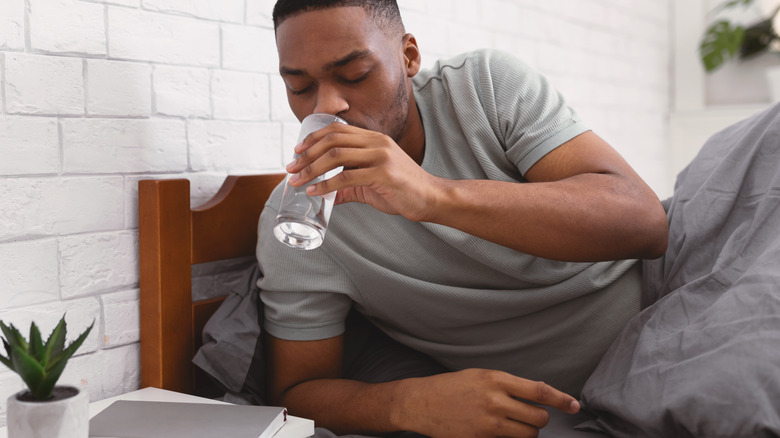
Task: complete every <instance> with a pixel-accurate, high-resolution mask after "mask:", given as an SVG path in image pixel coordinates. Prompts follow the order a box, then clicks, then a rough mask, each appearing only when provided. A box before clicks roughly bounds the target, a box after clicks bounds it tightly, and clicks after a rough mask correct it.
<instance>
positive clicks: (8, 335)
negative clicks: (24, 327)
mask: <svg viewBox="0 0 780 438" xmlns="http://www.w3.org/2000/svg"><path fill="white" fill-rule="evenodd" d="M0 330H2V331H3V334H4V335H5V339H6V340H8V343H9V344H11V345H12V346H19V347H21V348H22V349H23V350H24V351H27V350H29V349H30V347H29V345H27V341H25V340H24V337H22V334H21V333H19V330H17V329H16V327H14V325H13V324H11V326H10V327H8V326H7V325H5V324H3V322H2V321H0Z"/></svg>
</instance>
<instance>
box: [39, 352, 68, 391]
mask: <svg viewBox="0 0 780 438" xmlns="http://www.w3.org/2000/svg"><path fill="white" fill-rule="evenodd" d="M67 364H68V359H61V360H58V361H57V362H56V363H55V364H54V365H51V367H50V368H49V369H47V370H46V374H45V375H44V376H43V379H42V380H41V383H40V384H39V385H38V391H39V392H40V393H41V394H49V395H48V396H46V398H48V397H50V396H51V392H52V390H53V389H54V385H56V384H57V380H59V379H60V376H61V375H62V372H63V371H65V365H67Z"/></svg>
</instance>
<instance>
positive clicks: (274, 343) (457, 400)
mask: <svg viewBox="0 0 780 438" xmlns="http://www.w3.org/2000/svg"><path fill="white" fill-rule="evenodd" d="M264 342H265V348H266V350H265V355H266V364H267V368H266V373H267V379H268V385H267V388H268V396H269V397H270V401H271V403H272V404H275V405H280V406H285V407H287V408H288V409H289V410H290V412H291V413H292V414H293V415H297V416H301V417H307V418H311V419H313V420H314V421H315V424H316V425H317V426H318V427H325V428H327V429H329V430H331V431H333V432H335V433H363V434H372V433H373V434H376V433H386V432H394V431H400V430H410V431H415V432H418V433H422V434H425V435H428V436H432V437H437V436H446V437H452V438H455V437H460V436H463V437H474V436H489V437H494V436H509V437H522V436H536V434H537V432H538V429H539V428H541V427H544V426H545V425H546V424H547V421H548V418H549V416H548V413H547V411H546V410H544V409H542V408H540V407H536V406H532V405H529V404H527V403H523V402H521V401H519V400H518V399H522V400H528V401H532V402H535V403H539V404H542V405H548V406H552V407H555V408H557V409H560V410H561V411H563V412H567V413H576V412H577V410H578V409H579V405H578V404H577V403H576V401H575V400H574V398H573V397H571V396H569V395H567V394H564V393H562V392H560V391H558V390H556V389H554V388H552V387H551V386H549V385H546V384H544V383H541V382H533V381H530V380H526V379H522V378H518V377H515V376H512V375H510V374H507V373H503V372H500V371H492V370H478V369H474V370H464V371H459V372H452V373H445V374H440V375H436V376H431V377H424V378H413V379H403V380H397V381H393V382H386V383H363V382H358V381H354V380H346V379H343V378H342V358H343V351H344V338H343V336H337V337H335V338H330V339H324V340H319V341H286V340H282V339H278V338H275V337H273V336H271V335H267V334H266V335H265V340H264Z"/></svg>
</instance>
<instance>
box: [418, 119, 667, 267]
mask: <svg viewBox="0 0 780 438" xmlns="http://www.w3.org/2000/svg"><path fill="white" fill-rule="evenodd" d="M525 177H526V179H527V180H528V181H529V183H527V184H518V183H507V182H499V181H485V180H444V179H439V180H438V181H437V183H436V184H437V185H438V186H439V190H438V191H437V193H439V195H437V197H436V199H437V200H436V202H435V206H433V207H432V208H430V210H429V212H430V214H431V216H430V217H428V218H426V220H427V221H429V222H434V223H439V224H442V225H447V226H450V227H453V228H457V229H459V230H462V231H465V232H467V233H469V234H473V235H475V236H479V237H481V238H484V239H486V240H490V241H492V242H495V243H498V244H501V245H503V246H507V247H510V248H514V249H517V250H519V251H522V252H525V253H528V254H533V255H536V256H539V257H545V258H550V259H556V260H565V261H599V260H616V259H628V258H657V257H660V256H661V255H663V253H664V252H665V251H666V245H667V229H668V226H667V219H666V213H665V211H664V209H663V207H662V206H661V203H660V201H659V199H658V197H657V196H656V195H655V193H654V192H653V190H652V189H650V187H648V186H647V184H646V183H645V182H644V181H643V180H642V179H641V178H640V177H639V175H637V174H636V172H635V171H634V170H633V169H632V168H631V167H630V166H629V165H628V163H626V161H625V160H623V158H622V157H621V156H620V155H619V154H618V153H617V152H616V151H615V150H614V149H613V148H612V147H611V146H609V145H608V144H607V143H606V142H605V141H604V140H602V139H601V138H600V137H599V136H598V135H596V134H595V133H593V132H592V131H587V132H585V133H583V134H580V135H579V136H577V137H575V138H573V139H571V140H569V141H568V142H566V143H564V144H562V145H561V146H559V147H558V148H556V149H554V150H553V151H552V152H550V153H548V154H547V155H546V156H544V157H543V158H542V159H541V160H539V161H538V162H537V163H536V164H535V165H534V166H533V167H531V168H530V169H529V171H528V172H526V175H525Z"/></svg>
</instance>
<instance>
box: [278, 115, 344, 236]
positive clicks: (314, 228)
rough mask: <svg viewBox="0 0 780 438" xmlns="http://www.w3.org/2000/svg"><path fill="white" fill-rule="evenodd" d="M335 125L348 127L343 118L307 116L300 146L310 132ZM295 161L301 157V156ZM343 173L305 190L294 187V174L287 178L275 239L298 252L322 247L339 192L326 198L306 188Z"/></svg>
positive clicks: (336, 171) (322, 177)
mask: <svg viewBox="0 0 780 438" xmlns="http://www.w3.org/2000/svg"><path fill="white" fill-rule="evenodd" d="M331 123H343V124H345V125H346V124H347V122H345V121H344V120H342V119H341V118H339V117H337V116H334V115H331V114H322V113H314V114H311V115H309V116H307V117H306V118H305V119H303V122H301V131H300V134H298V143H300V142H302V141H303V140H304V139H305V138H306V136H307V135H309V134H310V133H312V132H314V131H317V130H320V129H322V128H324V127H326V126H328V125H330V124H331ZM295 158H298V155H297V154H296V155H295ZM341 170H342V168H341V167H339V168H336V169H333V170H331V171H329V172H326V173H325V174H324V175H322V176H320V177H318V178H315V179H313V180H312V181H311V182H309V183H307V184H305V185H303V186H301V187H293V186H291V185H290V175H287V180H286V182H285V184H284V193H283V194H282V202H281V204H280V205H279V214H278V215H277V216H276V224H275V225H274V236H276V238H277V239H279V241H280V242H282V243H284V244H285V245H287V246H290V247H292V248H296V249H314V248H318V247H319V246H320V245H322V240H323V239H324V238H325V230H326V229H327V228H328V221H329V220H330V213H331V211H332V210H333V201H335V199H336V192H330V193H327V194H325V195H322V196H309V195H308V194H307V193H306V187H308V186H310V185H311V184H316V183H318V182H320V181H322V180H325V179H328V178H330V177H332V176H333V175H336V174H337V173H339V172H341Z"/></svg>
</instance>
